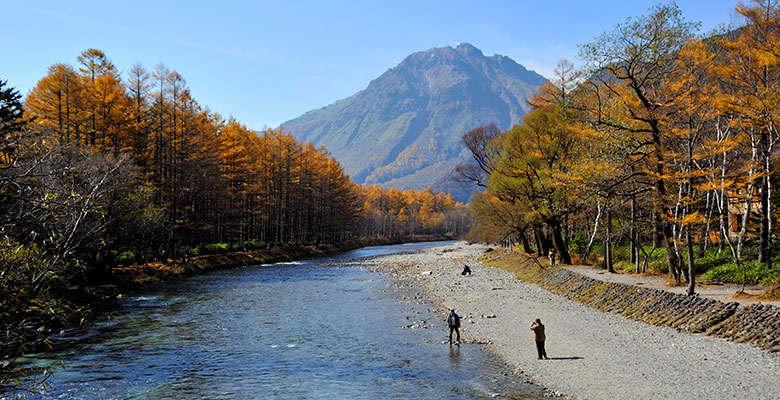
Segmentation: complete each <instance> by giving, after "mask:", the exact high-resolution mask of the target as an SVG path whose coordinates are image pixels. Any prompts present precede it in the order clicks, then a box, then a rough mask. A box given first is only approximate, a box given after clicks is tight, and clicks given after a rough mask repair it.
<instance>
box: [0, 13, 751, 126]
mask: <svg viewBox="0 0 780 400" xmlns="http://www.w3.org/2000/svg"><path fill="white" fill-rule="evenodd" d="M657 3H658V2H657V1H644V0H633V1H627V0H621V1H557V0H549V1H543V0H542V1H525V0H515V1H458V0H450V1H425V0H416V1H406V0H392V1H372V0H362V1H332V2H326V1H311V2H306V1H294V0H285V1H229V0H224V1H219V2H216V1H188V2H177V1H168V0H156V1H141V0H138V1H127V2H125V1H101V2H97V1H61V0H60V1H35V0H29V1H14V0H0V15H3V24H4V26H3V30H2V33H1V34H0V79H3V80H8V84H9V85H11V86H14V87H16V88H17V89H19V90H20V91H21V92H22V94H26V93H27V91H28V90H29V89H30V88H32V87H33V86H34V85H35V83H36V82H37V81H38V80H39V79H40V78H42V77H43V76H44V75H45V74H46V69H47V68H48V67H49V66H50V65H52V64H55V63H68V64H72V65H75V64H76V57H77V56H78V54H79V53H80V52H81V51H83V50H85V49H87V48H91V47H94V48H98V49H100V50H103V51H104V52H105V53H106V54H107V55H108V57H109V58H111V59H112V60H113V62H114V64H115V65H117V66H118V67H119V68H120V69H121V70H122V71H127V70H129V69H130V68H131V67H132V65H133V64H135V63H137V62H140V63H142V64H143V65H144V66H145V67H146V68H147V69H149V70H152V69H154V67H155V65H157V64H158V63H160V62H162V63H164V64H166V65H167V66H168V67H170V68H172V69H175V70H176V71H178V72H179V73H180V74H181V75H182V76H184V78H185V79H186V80H187V83H188V85H189V87H190V89H191V91H192V93H193V96H194V97H195V99H196V100H198V102H200V103H201V104H202V105H205V106H208V107H209V108H210V109H212V110H214V111H217V112H219V113H221V114H223V115H224V116H228V115H233V116H234V117H236V118H237V119H238V120H239V121H241V122H243V123H244V124H246V125H248V126H249V127H251V128H254V129H261V128H263V127H264V126H271V127H275V126H278V125H279V124H281V123H282V122H284V121H287V120H289V119H292V118H295V117H297V116H299V115H301V114H303V113H304V112H306V111H308V110H311V109H315V108H320V107H324V106H326V105H328V104H331V103H333V102H334V101H336V100H339V99H342V98H344V97H347V96H350V95H352V94H354V93H355V92H357V91H359V90H362V89H364V88H365V87H366V86H367V85H368V83H369V82H370V81H371V80H372V79H374V78H376V77H378V76H379V75H381V74H382V73H383V72H385V71H386V70H387V69H389V68H392V67H394V66H395V65H397V64H398V63H399V62H400V61H401V60H403V58H404V57H406V56H407V55H409V54H411V53H413V52H416V51H423V50H427V49H429V48H432V47H443V46H453V47H454V46H456V45H457V44H458V43H460V42H469V43H471V44H473V45H474V46H476V47H478V48H479V49H481V50H482V51H483V53H485V54H486V55H492V54H496V53H497V54H502V55H506V56H509V57H511V58H512V59H514V60H515V61H517V62H518V63H520V64H523V65H524V66H526V67H527V68H529V69H533V70H536V71H537V72H539V73H541V74H542V75H545V76H550V74H551V71H552V70H553V68H554V67H555V64H556V63H557V61H558V60H560V59H562V58H568V59H570V60H572V61H574V62H575V64H578V60H577V59H576V55H577V45H578V44H580V43H583V42H587V41H590V40H592V39H593V37H594V36H597V35H598V34H600V33H602V32H604V31H606V30H610V29H611V28H613V27H614V26H615V25H616V24H618V23H620V22H622V21H624V20H625V19H626V18H627V17H630V16H637V15H643V14H646V13H647V10H648V8H650V7H651V6H652V5H654V4H657ZM677 4H678V6H679V7H680V8H681V9H682V11H683V14H684V15H685V16H686V18H688V19H689V20H694V21H700V22H702V31H709V30H711V29H713V28H715V27H716V26H717V25H719V24H722V23H727V22H729V21H730V19H731V18H732V16H733V14H734V12H733V9H734V6H735V5H736V1H720V0H709V1H707V0H679V1H677Z"/></svg>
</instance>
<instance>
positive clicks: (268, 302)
mask: <svg viewBox="0 0 780 400" xmlns="http://www.w3.org/2000/svg"><path fill="white" fill-rule="evenodd" d="M447 243H451V242H432V243H415V244H405V245H394V246H376V247H367V248H363V249H358V250H355V251H351V252H348V253H344V254H341V255H337V256H331V257H323V258H318V259H312V260H306V261H298V262H292V263H278V264H271V265H255V266H245V267H238V268H231V269H226V270H221V271H214V272H209V273H205V274H201V275H197V276H193V277H189V278H185V279H179V280H176V281H172V282H167V283H164V284H160V285H155V286H152V287H148V288H146V289H144V290H143V291H140V292H136V293H132V294H129V295H127V296H125V297H124V298H123V299H121V300H120V304H119V306H118V308H117V309H116V310H115V311H116V315H117V316H116V317H115V318H112V319H111V320H109V321H106V322H102V323H100V324H98V325H97V326H95V327H94V328H93V329H91V330H90V331H89V332H87V333H81V334H80V336H79V337H69V338H59V340H60V341H61V343H66V345H63V344H60V345H58V346H57V350H56V351H54V352H47V353H40V354H31V355H28V356H27V357H25V358H24V359H22V360H21V364H22V366H24V367H41V368H47V370H48V372H47V375H48V378H47V379H46V380H45V382H44V383H43V384H41V383H40V382H41V380H42V378H43V377H42V375H40V374H39V375H36V376H31V377H29V379H26V380H22V381H21V382H20V383H19V384H18V385H16V386H13V387H6V388H0V390H3V389H4V391H2V392H0V399H15V398H33V399H194V398H200V399H205V398H219V399H301V398H307V399H380V398H381V399H387V398H390V399H472V398H513V399H517V398H532V399H538V398H542V397H543V394H544V390H543V389H542V388H541V387H539V386H536V385H532V384H529V383H524V380H523V378H522V377H519V376H517V375H514V374H512V373H511V368H510V367H509V366H507V364H505V363H504V361H502V360H501V359H500V358H498V357H497V356H496V355H495V354H494V353H492V352H491V351H489V350H488V349H486V348H485V347H484V346H483V345H480V344H473V343H464V344H462V345H460V346H450V345H448V344H446V343H443V342H444V341H446V339H447V333H448V331H447V329H446V326H445V322H444V319H443V317H441V316H440V315H439V314H438V313H436V312H435V310H434V306H433V304H431V303H429V302H428V301H427V300H424V299H423V298H422V297H421V296H419V289H417V288H414V287H398V286H394V285H392V284H391V282H390V280H389V279H388V277H387V276H385V275H383V274H381V273H377V272H368V271H366V270H365V269H363V268H361V267H360V263H359V262H358V263H355V262H354V261H355V260H356V259H358V260H359V259H361V258H364V257H372V256H378V255H383V254H391V253H399V252H413V251H416V250H419V249H423V248H430V247H435V246H438V245H442V244H447ZM348 261H349V266H344V265H342V263H346V262H348ZM413 326H422V327H419V328H412V327H413ZM423 327H427V328H423ZM49 374H50V375H49Z"/></svg>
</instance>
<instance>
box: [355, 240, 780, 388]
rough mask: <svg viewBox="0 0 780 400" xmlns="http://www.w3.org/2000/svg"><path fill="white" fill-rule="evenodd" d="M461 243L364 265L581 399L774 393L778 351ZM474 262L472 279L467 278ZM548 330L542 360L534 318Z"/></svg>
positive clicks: (779, 375)
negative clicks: (544, 282) (660, 321)
mask: <svg viewBox="0 0 780 400" xmlns="http://www.w3.org/2000/svg"><path fill="white" fill-rule="evenodd" d="M485 250H486V247H484V246H479V245H467V244H465V243H457V244H455V245H450V246H445V247H438V248H434V249H428V250H424V251H421V252H417V253H411V254H396V255H389V256H381V257H377V258H373V259H369V260H364V261H361V264H363V265H366V266H367V268H368V269H370V270H374V271H384V272H385V273H388V274H389V275H390V276H391V277H392V278H393V279H396V280H399V281H405V282H408V281H411V282H414V283H415V284H416V285H419V287H421V288H422V289H423V290H425V292H427V294H428V296H429V297H430V299H431V301H433V302H434V303H435V304H437V305H438V306H439V307H440V309H441V313H442V326H441V329H442V331H444V330H445V328H446V327H445V323H444V317H445V313H446V310H447V309H449V308H454V309H456V310H458V313H459V314H460V315H461V317H462V318H463V325H464V326H463V329H462V332H461V333H462V334H463V335H464V337H465V338H466V339H467V340H472V341H480V342H488V343H490V344H491V345H492V347H493V349H494V350H495V351H496V352H497V353H499V354H501V355H502V356H504V357H505V358H506V359H507V361H508V362H510V363H511V364H513V365H515V366H516V368H517V369H518V370H519V371H521V372H523V373H525V374H527V375H530V376H532V377H534V378H535V379H537V380H538V381H539V383H541V384H542V385H544V386H546V387H547V388H549V389H550V390H553V391H559V392H562V393H566V394H568V395H571V396H573V397H575V398H581V399H610V400H614V399H696V398H698V399H777V398H780V394H779V393H780V357H778V356H777V355H776V354H770V353H768V352H766V351H763V350H759V349H756V348H754V347H751V346H749V345H746V344H738V343H732V342H727V341H725V340H722V339H717V338H712V337H707V336H702V335H697V334H692V333H688V332H685V331H679V330H676V329H672V328H665V327H658V326H653V325H648V324H645V323H641V322H636V321H632V320H628V319H626V318H624V317H621V316H619V315H615V314H611V313H607V312H602V311H598V310H595V309H592V308H589V307H586V306H584V305H582V304H580V303H577V302H574V301H572V300H569V299H566V298H564V297H561V296H558V295H555V294H552V293H550V292H548V291H547V290H544V289H542V288H540V287H537V286H535V285H532V284H528V283H525V282H523V281H519V280H517V279H515V276H514V274H512V273H511V272H508V271H505V270H501V269H497V268H490V267H486V266H484V265H482V264H481V263H479V262H478V261H477V257H479V256H480V255H482V254H483V253H484V251H485ZM464 264H468V265H469V266H470V267H471V270H472V271H473V274H472V275H471V276H462V275H460V271H462V269H463V265H464ZM535 318H540V319H541V320H542V322H544V324H545V325H546V326H547V346H546V347H547V352H548V354H549V356H550V357H551V359H550V360H544V361H540V360H537V359H536V350H535V347H534V343H533V335H532V332H531V331H530V329H529V326H530V324H531V321H532V320H533V319H535Z"/></svg>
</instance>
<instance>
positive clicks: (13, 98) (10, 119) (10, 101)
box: [0, 80, 30, 135]
mask: <svg viewBox="0 0 780 400" xmlns="http://www.w3.org/2000/svg"><path fill="white" fill-rule="evenodd" d="M7 84H8V81H4V80H0V135H6V134H9V133H14V132H18V131H20V130H22V128H24V126H25V125H27V124H28V123H29V122H30V120H28V119H24V118H23V116H24V107H23V105H22V101H21V99H22V95H21V94H19V91H18V90H16V89H14V88H12V87H8V86H7Z"/></svg>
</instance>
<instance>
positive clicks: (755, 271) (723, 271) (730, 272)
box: [702, 260, 780, 285]
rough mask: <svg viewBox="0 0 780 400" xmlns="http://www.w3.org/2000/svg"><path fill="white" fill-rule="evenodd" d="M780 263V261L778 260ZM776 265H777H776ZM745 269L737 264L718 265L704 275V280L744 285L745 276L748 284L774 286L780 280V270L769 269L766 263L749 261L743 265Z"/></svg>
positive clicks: (776, 268)
mask: <svg viewBox="0 0 780 400" xmlns="http://www.w3.org/2000/svg"><path fill="white" fill-rule="evenodd" d="M778 261H780V260H778ZM774 265H777V264H776V263H774ZM742 266H743V268H738V267H737V265H736V264H735V263H728V264H722V265H718V266H716V267H714V268H712V269H710V270H709V271H707V272H705V273H704V274H703V275H702V279H706V280H711V281H718V282H727V283H742V278H743V276H746V282H747V283H750V284H758V283H760V284H764V285H772V284H775V283H777V282H778V279H780V268H778V267H775V268H772V269H770V268H767V266H766V264H765V263H761V262H758V261H747V262H744V263H743V265H742Z"/></svg>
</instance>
